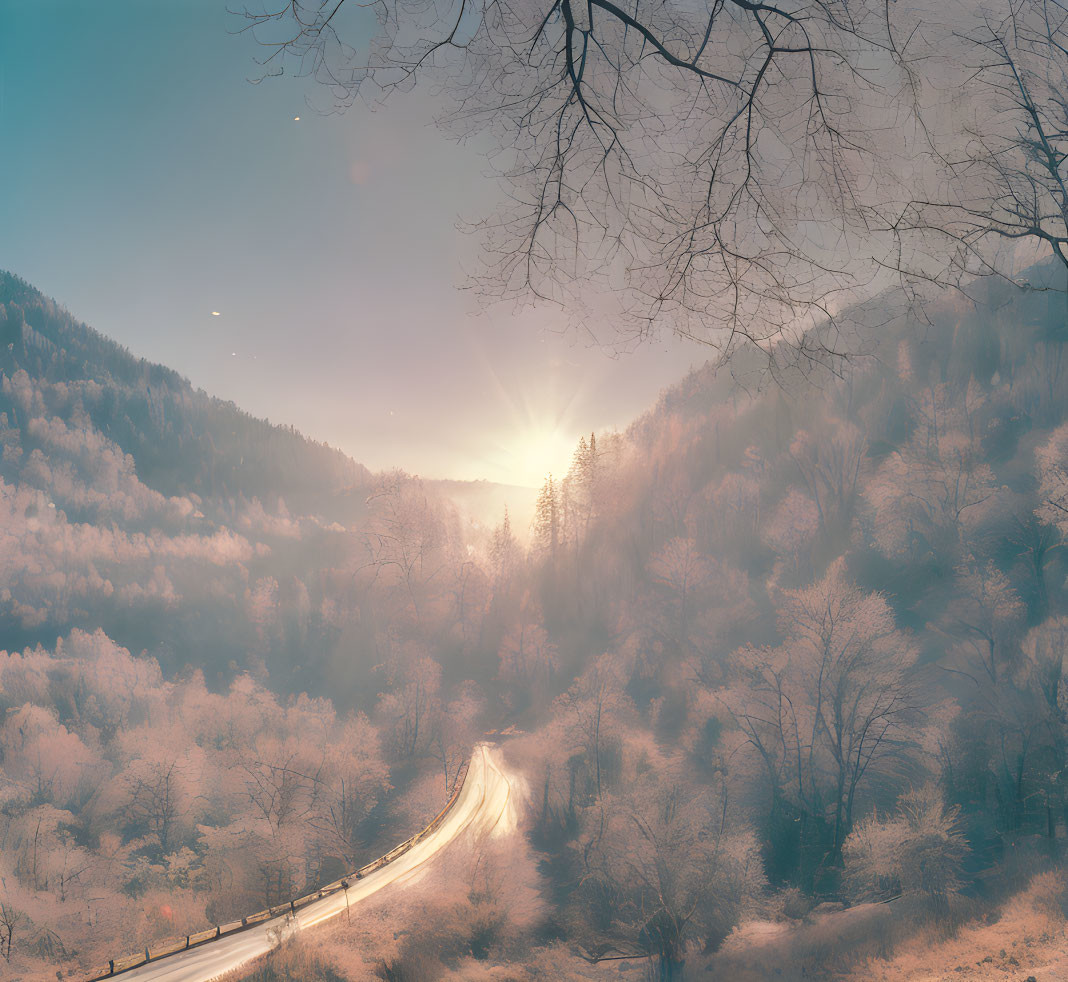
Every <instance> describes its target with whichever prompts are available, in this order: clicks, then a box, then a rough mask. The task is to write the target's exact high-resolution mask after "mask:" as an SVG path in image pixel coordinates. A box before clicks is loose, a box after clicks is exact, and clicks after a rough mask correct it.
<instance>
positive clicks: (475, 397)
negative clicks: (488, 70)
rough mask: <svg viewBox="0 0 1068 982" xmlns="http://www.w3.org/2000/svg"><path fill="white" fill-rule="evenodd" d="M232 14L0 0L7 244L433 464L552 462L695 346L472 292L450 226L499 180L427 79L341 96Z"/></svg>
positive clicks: (253, 407) (0, 127) (475, 471)
mask: <svg viewBox="0 0 1068 982" xmlns="http://www.w3.org/2000/svg"><path fill="white" fill-rule="evenodd" d="M241 26H242V21H241V19H240V18H239V17H237V16H235V15H232V14H228V13H227V10H226V2H225V0H166V2H163V0H160V2H146V0H109V2H108V3H97V4H89V3H85V2H84V0H0V134H2V135H3V137H2V140H0V268H3V269H7V270H9V271H11V272H14V273H16V274H18V275H20V276H22V277H23V278H24V279H26V280H28V281H29V282H30V283H32V284H33V285H34V286H36V287H38V288H39V289H40V290H41V291H42V292H44V293H45V294H47V295H49V296H52V297H54V298H55V299H56V300H57V301H59V302H60V303H61V304H63V305H64V306H66V307H67V308H68V309H69V310H70V311H71V312H72V313H73V314H74V315H75V316H76V317H78V318H79V319H81V320H84V321H85V322H86V323H88V324H91V325H92V326H93V327H95V328H96V329H97V330H99V331H101V332H102V333H104V334H106V335H108V336H109V337H112V338H114V339H115V340H117V341H118V342H120V343H121V344H123V345H125V346H127V347H128V348H129V349H130V350H131V351H132V352H133V353H134V354H136V355H138V356H141V357H144V358H147V359H149V360H151V361H158V362H161V363H163V364H165V365H168V366H170V367H172V368H175V369H177V370H178V371H179V372H181V373H182V374H183V375H186V376H187V377H188V378H189V379H190V380H191V381H192V382H193V384H194V385H196V386H198V387H201V388H203V389H205V390H206V391H208V392H209V393H211V394H213V395H217V396H220V397H222V398H224V399H232V400H233V401H234V402H236V403H237V404H238V405H239V406H240V407H241V408H243V409H245V410H247V411H248V412H251V413H253V414H255V415H257V416H263V417H266V418H268V419H270V420H271V421H273V422H278V423H286V424H292V425H295V426H296V427H297V428H299V429H300V430H301V431H303V432H304V433H306V434H307V435H308V436H311V437H313V438H315V439H318V440H324V441H326V442H328V443H330V444H331V445H333V446H338V447H341V448H342V449H343V450H345V451H346V452H347V453H349V454H351V455H352V456H353V457H355V458H356V459H357V460H359V461H360V462H361V463H364V464H365V465H367V466H368V467H370V468H372V469H373V470H380V469H385V468H389V467H402V468H404V469H405V470H408V471H410V472H412V473H416V474H420V475H422V476H425V477H441V478H453V479H462V480H473V479H480V478H484V479H488V480H492V481H498V482H501V483H506V484H520V485H525V486H533V485H537V484H540V483H541V480H542V478H543V476H544V474H545V473H547V472H549V471H555V472H556V473H560V472H561V471H562V470H563V469H566V466H567V462H568V460H569V458H570V453H571V449H572V448H573V447H574V445H575V443H576V442H577V440H578V438H579V436H580V435H581V434H583V433H585V432H589V431H591V430H597V431H602V430H605V429H613V428H622V427H624V426H625V425H626V424H627V423H628V422H629V421H630V420H631V419H633V418H634V417H635V416H637V415H638V414H639V413H640V412H642V411H643V410H644V409H646V408H648V407H649V406H651V405H652V404H653V403H654V402H655V401H656V398H657V395H658V393H659V392H660V391H661V389H662V388H664V387H665V386H666V385H669V384H671V383H672V382H674V381H675V380H677V379H678V378H680V377H681V376H682V375H684V374H685V372H686V371H687V370H688V369H689V367H691V365H698V364H700V363H701V362H702V361H703V360H704V358H705V352H704V350H703V349H701V348H700V347H698V346H695V345H693V343H692V342H683V341H679V340H676V339H674V338H671V337H667V338H662V339H659V340H657V341H654V342H647V343H645V344H643V345H641V346H640V347H639V348H638V350H637V351H634V352H629V353H623V354H619V353H616V352H612V351H609V350H607V349H605V348H604V347H600V346H597V345H594V344H592V343H591V342H590V341H589V339H588V337H587V336H586V334H585V333H584V332H582V333H579V332H576V331H574V330H572V331H570V332H569V331H567V330H566V329H565V325H564V322H563V320H562V319H561V317H560V316H559V314H557V313H556V312H555V311H554V310H552V309H551V308H544V309H542V308H534V309H530V308H525V309H522V310H516V309H515V308H513V307H511V306H504V305H501V306H498V307H495V308H492V309H489V310H480V309H479V308H478V306H477V303H476V301H475V300H474V298H473V296H472V294H471V293H470V292H467V291H465V290H463V289H462V286H463V284H464V267H465V265H469V264H470V262H471V261H472V259H473V257H474V256H475V255H476V248H477V243H476V242H475V241H473V239H472V238H471V237H470V236H469V235H467V234H465V233H463V232H461V231H458V224H459V222H460V221H461V220H463V219H471V218H477V217H479V216H481V215H485V214H487V213H490V212H492V209H493V207H494V204H495V202H496V201H497V200H498V194H499V189H498V188H497V186H496V185H495V183H494V181H493V180H492V179H491V178H489V177H487V176H486V166H485V161H484V159H483V157H482V156H481V153H480V148H479V147H478V146H477V145H466V146H458V145H456V144H454V143H452V142H451V141H449V140H448V139H447V138H446V137H445V136H444V135H442V134H441V133H440V132H439V131H438V130H437V129H436V128H435V127H434V126H433V114H434V107H433V105H432V104H431V103H430V102H429V101H428V100H429V98H430V97H429V96H427V95H426V94H424V93H423V91H422V90H419V89H417V90H416V91H415V92H413V93H410V94H406V95H404V96H402V97H401V98H399V99H397V100H395V101H391V102H390V103H389V105H388V106H387V107H385V108H384V109H379V110H377V111H371V109H370V108H369V107H367V106H365V105H363V104H357V105H356V106H355V107H353V108H352V109H351V110H349V111H348V112H347V113H344V114H341V115H339V114H327V113H325V112H324V111H323V110H326V109H329V108H330V101H329V97H328V95H327V93H326V92H325V91H324V90H322V89H321V88H318V87H317V86H316V85H315V84H314V83H312V82H309V81H307V80H301V79H296V78H290V77H286V78H280V79H267V80H265V81H263V82H262V83H261V84H252V83H251V82H250V81H249V80H250V78H255V77H256V76H257V73H258V72H259V71H260V70H259V68H258V66H257V64H256V60H255V59H256V58H257V57H262V54H263V49H262V48H260V47H259V46H258V45H257V44H256V42H255V40H254V39H253V38H252V37H251V36H250V35H249V34H247V33H245V34H242V33H238V32H237V29H238V28H240V27H241ZM350 29H351V30H353V31H360V30H361V29H362V28H361V24H360V23H358V22H356V23H353V24H351V25H350ZM298 117H299V118H298ZM591 326H593V327H595V328H596V329H597V330H598V332H599V333H600V334H601V335H602V336H605V335H609V336H610V331H608V332H606V331H604V327H605V325H591Z"/></svg>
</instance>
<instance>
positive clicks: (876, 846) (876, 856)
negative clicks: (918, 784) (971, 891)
mask: <svg viewBox="0 0 1068 982" xmlns="http://www.w3.org/2000/svg"><path fill="white" fill-rule="evenodd" d="M967 853H968V846H967V844H966V843H965V841H964V837H963V836H962V835H961V833H960V831H959V830H958V828H957V809H956V808H946V806H945V803H944V802H943V800H942V794H941V792H940V791H939V790H938V789H937V788H936V787H935V786H934V785H926V786H925V787H922V788H918V789H915V790H913V791H909V792H908V793H907V794H904V795H902V796H901V798H900V799H899V800H898V812H897V814H896V815H895V816H894V817H893V818H891V819H889V820H884V819H880V818H879V817H878V816H877V815H872V816H871V817H869V818H867V819H864V820H863V821H861V822H859V823H858V824H857V826H856V828H855V829H854V830H853V832H852V833H850V835H849V837H848V838H847V839H846V841H845V847H844V849H843V858H844V860H845V880H844V883H845V888H846V891H847V893H848V895H849V896H850V898H851V899H852V900H853V901H854V902H858V901H865V900H889V899H891V898H892V897H895V896H915V897H922V898H924V899H926V900H927V901H928V902H929V903H931V904H932V906H935V907H937V908H940V909H941V908H944V907H945V906H946V905H947V904H948V901H949V898H950V897H951V896H952V895H953V894H955V893H956V892H957V891H958V890H959V889H960V873H961V868H962V866H963V864H964V859H965V857H966V856H967Z"/></svg>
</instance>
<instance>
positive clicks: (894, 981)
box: [850, 873, 1068, 982]
mask: <svg viewBox="0 0 1068 982" xmlns="http://www.w3.org/2000/svg"><path fill="white" fill-rule="evenodd" d="M1066 901H1068V885H1066V878H1065V874H1063V873H1040V874H1039V875H1037V876H1035V877H1034V878H1033V879H1032V880H1031V883H1030V884H1029V885H1028V886H1027V888H1026V889H1025V890H1023V891H1022V892H1020V893H1018V894H1016V895H1015V896H1014V897H1012V898H1011V899H1009V900H1008V901H1007V902H1006V903H1004V904H1003V905H1002V906H1001V908H1000V909H998V910H997V911H995V912H994V913H993V914H992V915H991V916H990V917H987V918H984V919H981V920H977V921H973V922H970V923H968V924H965V925H963V926H962V927H961V928H960V930H958V931H957V932H956V933H955V934H954V935H953V936H952V937H949V938H946V937H945V936H944V932H940V931H939V929H938V928H937V927H930V928H928V929H921V930H920V931H919V932H917V933H916V934H915V935H914V936H913V937H911V938H909V939H908V940H907V941H904V942H903V943H901V944H899V945H898V946H897V948H896V950H895V951H894V953H893V954H892V955H891V956H890V957H886V958H873V959H869V960H867V961H866V962H865V963H864V964H862V965H860V966H858V967H857V969H856V970H855V971H854V972H853V973H852V975H851V976H850V978H851V980H856V982H862V980H863V982H942V980H950V979H953V980H987V979H1012V980H1017V979H1018V980H1020V982H1023V980H1025V979H1027V978H1029V977H1032V976H1033V977H1034V978H1035V979H1036V980H1037V982H1060V980H1063V979H1068V930H1066V924H1065V904H1066Z"/></svg>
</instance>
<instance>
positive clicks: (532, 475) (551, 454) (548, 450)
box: [487, 421, 578, 488]
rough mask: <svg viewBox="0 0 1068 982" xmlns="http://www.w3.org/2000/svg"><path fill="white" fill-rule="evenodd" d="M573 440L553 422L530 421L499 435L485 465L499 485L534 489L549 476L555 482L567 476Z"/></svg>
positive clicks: (570, 435)
mask: <svg viewBox="0 0 1068 982" xmlns="http://www.w3.org/2000/svg"><path fill="white" fill-rule="evenodd" d="M577 439H578V438H577V437H576V436H574V434H572V433H570V432H569V431H567V430H565V429H564V428H563V427H562V426H559V425H557V424H555V423H552V422H548V421H546V422H542V423H536V422H533V421H531V422H530V423H528V424H527V425H524V426H521V427H517V428H516V430H515V431H514V432H513V433H509V434H505V435H502V437H501V438H500V439H499V441H498V443H497V445H496V447H495V452H494V453H493V454H492V456H491V458H490V460H488V461H487V463H488V464H489V465H490V469H491V471H492V473H493V477H494V479H495V480H497V481H498V482H500V483H501V484H512V485H516V486H518V487H525V488H538V487H541V485H542V484H543V483H544V482H545V478H546V477H547V476H548V475H549V474H552V475H553V476H554V477H555V478H556V479H557V480H559V479H560V478H562V477H563V476H564V475H565V474H566V473H567V471H568V468H569V467H570V466H571V457H572V455H573V453H574V451H575V444H576V442H577Z"/></svg>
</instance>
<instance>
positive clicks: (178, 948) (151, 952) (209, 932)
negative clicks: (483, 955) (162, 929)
mask: <svg viewBox="0 0 1068 982" xmlns="http://www.w3.org/2000/svg"><path fill="white" fill-rule="evenodd" d="M469 766H470V761H464V763H463V765H462V766H461V768H460V772H459V773H458V774H457V775H456V780H455V781H454V782H453V789H452V793H451V794H450V795H449V800H448V801H447V802H446V804H445V807H444V808H442V809H441V811H440V812H438V813H437V815H435V816H434V817H433V818H432V819H431V820H430V824H429V825H427V827H426V828H424V829H422V830H421V831H419V832H416V833H415V835H413V836H412V837H411V838H408V839H405V840H404V841H403V842H402V843H401V844H400V845H397V846H394V847H393V848H392V849H390V851H389V852H387V853H386V854H385V855H384V856H379V857H378V859H376V860H374V862H371V863H368V864H367V865H366V866H361V867H360V868H359V869H358V870H354V871H353V872H351V873H347V874H346V875H345V876H343V877H342V878H341V879H340V880H334V882H333V883H328V884H326V886H322V887H320V888H319V889H318V890H316V891H315V892H314V893H309V894H305V895H304V896H303V897H298V898H296V899H295V900H290V901H287V902H286V903H284V904H278V905H277V906H275V907H268V908H267V909H266V910H258V911H256V913H254V914H248V915H247V916H245V917H242V918H241V920H239V921H231V922H230V923H227V924H216V925H213V926H212V927H210V928H206V929H205V930H203V931H197V932H196V933H195V934H187V935H185V936H184V937H181V938H168V939H167V940H165V941H157V942H156V943H155V944H151V945H148V946H147V947H145V948H144V950H143V951H139V952H137V953H136V954H132V955H122V956H120V957H119V958H112V959H111V960H109V961H108V964H107V968H105V969H101V970H99V971H98V972H97V974H95V975H92V976H90V977H89V978H87V979H85V980H84V982H100V980H102V979H110V978H114V977H115V976H116V975H120V974H121V973H123V972H128V971H130V970H131V969H134V968H140V967H141V966H142V965H147V964H148V963H149V962H155V961H159V960H160V959H161V958H167V957H169V956H170V955H177V954H178V953H179V952H182V951H187V950H188V949H190V948H198V947H201V946H202V945H207V944H211V942H213V941H217V940H218V939H219V938H225V937H229V936H230V935H232V934H237V933H238V932H240V931H245V930H247V929H248V928H250V927H255V926H256V925H257V924H261V923H262V922H263V921H269V920H271V919H272V918H274V917H280V916H282V915H284V914H295V913H296V912H297V911H298V910H300V909H301V908H302V907H307V906H308V904H313V903H315V902H316V901H317V900H322V899H323V897H329V896H330V895H331V894H334V893H337V892H338V891H340V890H347V889H348V888H349V887H350V886H351V885H352V882H353V881H355V880H362V879H363V878H364V877H365V876H368V875H369V874H371V873H374V872H375V871H376V870H380V869H381V868H382V867H383V866H388V865H389V864H390V863H392V862H393V861H394V860H396V859H399V858H400V857H401V856H403V855H404V854H405V853H406V852H407V851H408V850H409V849H411V848H412V847H413V846H415V845H417V844H418V843H420V842H422V841H423V839H425V838H426V837H427V836H428V835H430V834H432V833H433V832H435V831H437V829H438V827H439V826H440V825H441V823H442V822H444V821H445V818H446V816H447V815H448V814H449V812H450V811H452V807H453V805H455V804H456V799H457V798H459V797H460V792H461V791H462V790H463V786H464V781H466V780H467V771H468V768H469Z"/></svg>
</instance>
